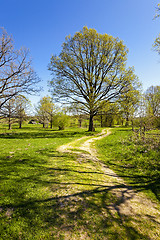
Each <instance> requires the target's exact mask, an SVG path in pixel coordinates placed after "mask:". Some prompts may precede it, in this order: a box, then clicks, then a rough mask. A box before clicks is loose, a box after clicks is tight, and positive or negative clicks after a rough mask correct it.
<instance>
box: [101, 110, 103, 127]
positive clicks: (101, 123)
mask: <svg viewBox="0 0 160 240" xmlns="http://www.w3.org/2000/svg"><path fill="white" fill-rule="evenodd" d="M101 127H103V116H102V113H101Z"/></svg>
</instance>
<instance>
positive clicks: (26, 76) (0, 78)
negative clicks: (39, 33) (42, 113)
mask: <svg viewBox="0 0 160 240" xmlns="http://www.w3.org/2000/svg"><path fill="white" fill-rule="evenodd" d="M39 82H40V79H39V78H38V76H37V74H36V73H35V72H34V70H33V68H32V62H31V60H30V59H29V51H28V50H27V49H25V48H21V49H20V50H15V49H14V46H13V40H12V37H11V36H9V35H8V34H7V33H6V31H5V30H4V29H2V30H1V35H0V108H1V107H2V106H3V105H4V104H5V103H6V102H7V101H9V100H10V99H11V98H13V97H15V96H17V95H19V94H35V93H37V92H38V91H39V90H40V88H39V87H38V83H39Z"/></svg>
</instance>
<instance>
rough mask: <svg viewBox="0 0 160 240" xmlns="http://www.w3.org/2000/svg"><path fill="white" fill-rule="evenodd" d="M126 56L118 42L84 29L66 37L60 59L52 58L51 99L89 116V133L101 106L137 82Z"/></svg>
mask: <svg viewBox="0 0 160 240" xmlns="http://www.w3.org/2000/svg"><path fill="white" fill-rule="evenodd" d="M127 52H128V50H127V48H126V46H125V45H124V44H123V41H121V40H119V39H118V38H114V37H112V36H110V35H108V34H99V33H97V31H96V30H95V29H88V28H87V27H84V28H83V29H82V30H81V31H80V32H77V33H75V34H74V36H73V37H71V36H68V37H66V40H65V42H64V43H63V46H62V51H61V53H60V54H59V56H52V58H51V61H50V64H49V70H50V71H51V72H52V75H53V79H52V81H51V82H50V85H51V91H52V93H53V97H54V98H55V99H56V100H60V101H61V102H66V101H67V102H69V103H72V104H73V103H74V104H79V105H80V106H81V110H83V111H84V112H85V113H88V114H89V116H90V118H89V131H93V117H94V116H95V115H96V114H97V113H98V112H99V111H100V109H101V108H102V105H103V104H104V102H107V101H115V99H116V98H117V97H118V96H119V95H120V94H122V93H124V92H125V91H126V89H127V88H126V86H129V85H130V84H132V81H134V79H135V78H136V76H135V75H134V72H133V69H132V68H129V69H126V60H127V58H126V57H127Z"/></svg>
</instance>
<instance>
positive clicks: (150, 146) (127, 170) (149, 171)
mask: <svg viewBox="0 0 160 240" xmlns="http://www.w3.org/2000/svg"><path fill="white" fill-rule="evenodd" d="M153 132H154V133H156V134H157V135H155V136H158V138H157V140H156V139H155V136H154V135H151V133H152V132H148V133H146V135H145V136H143V139H142V138H141V137H139V136H136V134H134V133H132V131H131V130H130V129H125V128H118V129H113V130H112V134H111V135H110V136H108V137H107V138H104V139H102V140H100V141H98V142H97V148H98V149H99V154H100V156H101V159H102V160H103V161H104V162H105V164H106V165H107V166H109V167H110V168H111V169H113V170H114V171H116V172H117V174H118V175H119V176H122V177H123V178H124V179H125V180H126V181H127V182H129V183H130V184H131V185H132V186H134V187H135V188H137V189H139V190H143V191H145V192H146V193H147V194H149V195H150V196H152V198H154V199H157V200H160V161H159V160H160V135H158V134H160V131H158V130H156V131H153ZM151 137H152V138H151Z"/></svg>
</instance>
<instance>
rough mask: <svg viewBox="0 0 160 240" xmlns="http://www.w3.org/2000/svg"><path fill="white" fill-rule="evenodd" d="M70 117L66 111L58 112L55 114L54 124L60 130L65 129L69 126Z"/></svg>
mask: <svg viewBox="0 0 160 240" xmlns="http://www.w3.org/2000/svg"><path fill="white" fill-rule="evenodd" d="M69 122H70V117H69V116H68V115H67V114H65V113H64V112H57V113H56V114H55V116H54V125H55V126H57V127H58V128H59V130H64V129H65V128H66V127H67V126H69Z"/></svg>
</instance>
